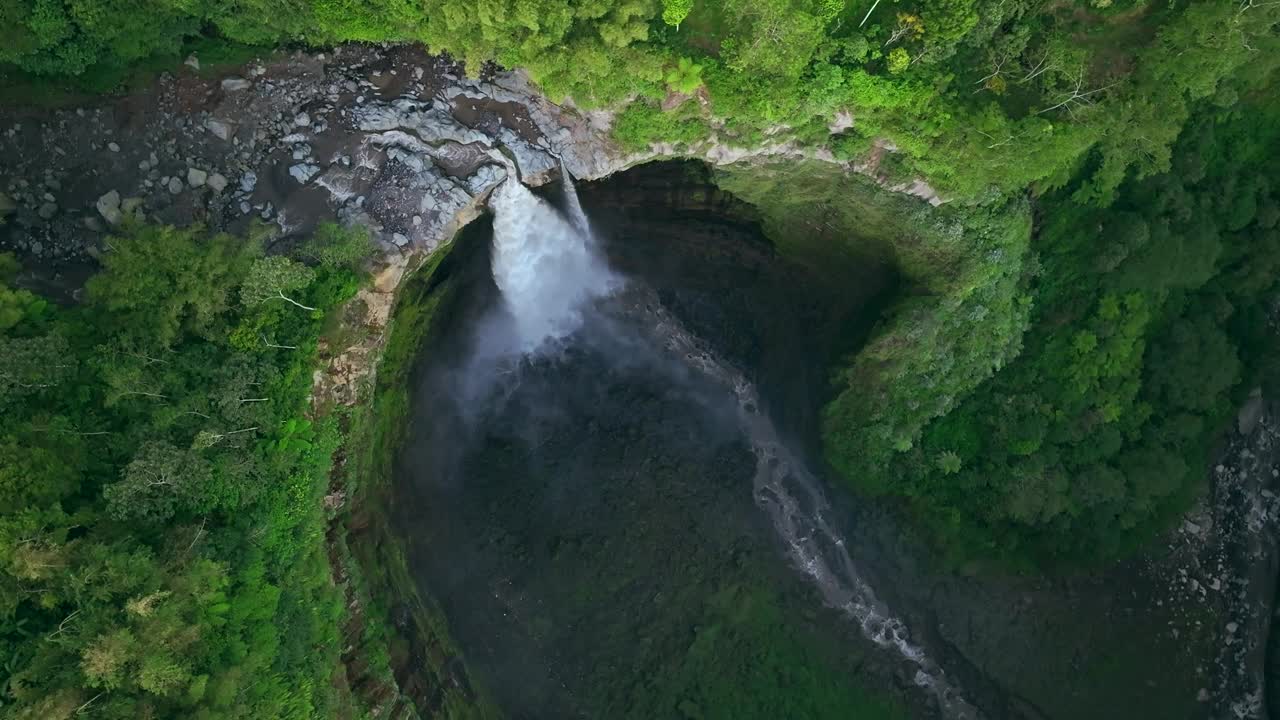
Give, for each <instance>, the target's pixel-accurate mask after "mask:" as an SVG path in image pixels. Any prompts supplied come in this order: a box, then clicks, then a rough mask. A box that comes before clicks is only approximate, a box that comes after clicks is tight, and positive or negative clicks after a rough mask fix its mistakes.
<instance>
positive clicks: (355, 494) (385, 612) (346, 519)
mask: <svg viewBox="0 0 1280 720" xmlns="http://www.w3.org/2000/svg"><path fill="white" fill-rule="evenodd" d="M330 227H332V226H330ZM325 232H326V229H325V228H323V227H322V228H321V231H320V232H319V233H318V235H320V236H322V237H323V235H324V233H325ZM324 247H327V248H333V247H341V244H336V243H326V244H325V245H324ZM456 251H457V248H455V246H450V247H448V248H444V249H441V250H438V251H436V252H435V253H434V254H432V255H431V257H429V258H427V259H426V261H425V262H424V263H423V265H422V267H420V268H418V269H417V270H415V271H414V272H413V274H412V275H411V276H410V277H409V278H408V279H406V280H405V281H404V285H403V287H401V289H400V290H399V291H398V292H397V295H396V304H395V308H394V311H393V314H392V316H391V322H390V325H389V327H388V329H387V334H386V344H385V345H384V346H383V348H382V351H381V356H380V358H379V361H378V365H377V379H376V381H375V382H373V383H371V385H372V387H363V388H361V390H360V396H361V397H362V398H366V400H364V401H363V402H360V403H359V404H358V405H356V406H355V407H352V408H350V409H349V410H348V412H347V414H346V415H345V416H344V417H343V426H344V428H345V429H346V432H345V433H344V443H343V446H342V447H341V448H340V449H339V455H340V456H342V457H343V458H344V461H343V463H342V464H341V467H340V469H339V473H340V478H341V486H342V488H343V491H344V492H345V493H347V495H348V502H347V507H346V509H345V512H344V514H343V515H342V516H340V518H339V520H340V522H341V524H342V528H341V529H342V531H341V532H338V533H334V535H333V536H332V537H331V539H330V541H331V542H332V543H333V544H334V545H335V546H336V549H338V550H340V551H341V552H342V553H343V555H344V558H343V560H344V562H343V569H344V573H345V574H346V575H347V576H348V582H347V587H348V596H349V598H350V599H351V600H354V601H355V604H356V606H357V607H359V608H361V609H362V610H361V614H360V615H361V616H360V617H359V618H358V619H357V618H351V619H349V620H348V622H349V623H350V622H353V621H356V622H358V624H359V625H360V630H361V635H360V642H361V645H362V648H363V649H364V650H365V651H366V653H367V657H366V658H365V659H366V661H367V662H366V663H364V665H365V667H364V674H365V675H366V676H372V677H379V678H382V679H384V682H386V683H387V684H390V683H391V682H392V676H393V674H394V673H395V671H396V668H393V667H392V663H393V659H395V658H398V659H399V665H400V666H401V671H405V670H407V671H408V672H411V673H413V678H412V679H411V680H410V682H408V683H406V684H407V685H419V683H425V684H426V686H427V691H428V692H430V693H432V694H434V695H435V696H434V697H433V698H431V702H432V703H434V704H435V705H437V707H436V708H435V711H436V713H437V715H435V716H437V717H442V718H457V719H459V720H461V719H465V718H476V719H479V718H495V717H501V714H500V712H499V711H498V710H497V708H496V706H495V705H494V704H493V702H492V700H490V699H489V698H488V697H487V696H486V695H484V694H483V692H484V688H475V683H474V682H472V683H470V684H471V686H472V689H471V690H468V689H465V688H463V687H461V686H459V685H458V684H457V683H456V682H454V677H455V676H454V673H456V672H457V667H461V663H460V662H459V660H458V658H459V653H458V650H457V649H456V648H455V646H454V643H453V640H452V639H451V637H450V634H449V630H448V627H447V624H446V622H445V618H444V616H443V613H442V612H441V610H440V609H439V608H438V607H437V606H436V605H435V604H434V602H433V601H432V599H431V598H429V597H425V598H424V597H422V596H421V595H420V594H419V593H418V591H417V585H416V583H415V582H414V580H413V578H412V577H411V576H410V574H409V570H408V564H407V559H406V558H405V554H404V543H403V542H402V540H401V539H400V538H398V537H396V535H395V532H394V525H393V523H392V520H391V518H389V517H387V508H388V507H389V503H390V502H391V499H390V498H391V496H392V492H393V488H392V485H391V480H392V465H393V462H394V460H395V458H396V454H397V452H398V451H399V449H400V447H401V446H402V443H403V442H404V439H405V436H406V429H407V428H408V425H409V411H410V407H409V389H410V385H409V378H410V373H411V372H412V371H413V369H414V366H415V364H416V361H417V359H418V358H419V357H420V356H421V354H422V352H423V349H424V348H429V347H430V346H431V345H432V344H433V343H434V342H435V340H436V338H437V336H438V335H439V333H440V331H441V328H442V326H443V325H444V323H443V322H441V320H442V319H443V318H445V317H448V315H449V314H450V312H451V311H452V310H453V309H454V305H455V303H456V302H457V299H458V293H457V287H458V284H457V282H455V281H454V274H453V270H452V268H453V262H452V254H453V253H454V252H456ZM393 604H395V605H397V606H398V612H397V616H399V617H405V616H407V617H408V618H409V621H408V623H407V624H406V623H405V622H404V621H403V620H401V621H399V625H400V627H395V626H393V625H392V615H393V613H392V605H393ZM410 656H415V657H421V658H424V659H425V663H422V665H421V666H416V664H415V663H412V662H409V660H410ZM348 679H349V680H358V679H354V678H348ZM477 692H478V693H479V694H477Z"/></svg>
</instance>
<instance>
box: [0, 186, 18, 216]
mask: <svg viewBox="0 0 1280 720" xmlns="http://www.w3.org/2000/svg"><path fill="white" fill-rule="evenodd" d="M17 209H18V204H17V203H15V202H14V201H13V198H11V197H9V196H8V195H6V194H4V193H2V192H0V217H4V216H5V215H8V214H9V213H11V212H13V211H14V210H17Z"/></svg>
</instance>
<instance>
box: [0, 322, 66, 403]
mask: <svg viewBox="0 0 1280 720" xmlns="http://www.w3.org/2000/svg"><path fill="white" fill-rule="evenodd" d="M0 358H4V362H3V363H0V407H3V406H4V405H5V403H6V402H11V401H13V400H15V399H17V398H21V397H24V396H27V395H32V394H35V393H39V392H41V391H43V390H46V389H49V388H52V387H54V386H56V385H58V384H59V383H61V382H63V381H65V380H66V378H67V377H68V376H69V375H70V374H71V372H72V369H73V368H74V363H75V358H74V357H73V356H72V355H71V352H70V347H69V346H68V345H67V341H66V340H65V339H64V338H63V337H62V336H61V335H59V334H57V333H50V334H48V335H40V336H36V337H26V338H7V337H0Z"/></svg>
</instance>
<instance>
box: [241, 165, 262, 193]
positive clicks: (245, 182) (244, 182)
mask: <svg viewBox="0 0 1280 720" xmlns="http://www.w3.org/2000/svg"><path fill="white" fill-rule="evenodd" d="M257 186H258V173H256V172H254V171H252V170H248V171H246V172H245V174H243V175H241V176H240V189H241V190H242V191H244V192H247V193H251V192H253V189H254V188H255V187H257Z"/></svg>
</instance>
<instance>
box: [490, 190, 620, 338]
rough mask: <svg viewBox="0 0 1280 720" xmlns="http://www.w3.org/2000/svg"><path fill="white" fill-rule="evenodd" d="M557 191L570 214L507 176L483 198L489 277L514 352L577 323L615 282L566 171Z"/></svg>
mask: <svg viewBox="0 0 1280 720" xmlns="http://www.w3.org/2000/svg"><path fill="white" fill-rule="evenodd" d="M564 191H565V199H566V204H567V205H568V206H569V216H570V217H569V219H566V218H565V217H563V216H562V215H561V214H560V212H558V211H557V210H556V209H555V208H553V207H552V206H551V205H550V204H548V203H547V202H546V201H544V200H543V199H541V198H539V197H538V196H536V195H534V194H533V193H532V192H530V191H529V189H528V188H526V187H525V186H524V185H522V184H521V183H520V182H518V181H517V180H515V179H514V178H509V179H508V180H506V181H505V182H503V183H502V185H500V186H499V187H498V189H497V190H496V191H495V193H494V196H493V198H492V199H491V200H490V204H491V205H492V206H493V211H494V220H493V279H494V281H495V282H496V283H497V285H498V289H499V290H501V291H502V298H503V301H504V302H505V303H506V305H507V309H508V310H509V311H510V313H511V317H512V320H513V321H514V324H515V334H516V336H517V337H516V340H517V342H518V348H516V349H518V350H519V351H520V352H521V353H530V352H533V351H535V350H537V349H538V348H539V347H541V346H542V345H543V344H544V343H546V342H548V341H554V340H559V339H562V338H565V337H568V336H569V335H570V334H572V333H573V332H574V331H575V330H577V329H578V328H579V327H581V326H582V311H583V308H584V307H585V306H586V305H587V304H588V303H590V302H591V301H592V300H595V299H597V298H601V297H604V296H606V295H608V294H610V293H612V292H613V291H614V290H616V289H617V288H619V287H621V285H622V283H621V281H620V279H619V278H618V276H617V275H615V274H614V273H613V272H612V271H610V270H609V267H608V266H607V265H606V264H605V262H604V260H603V259H601V257H600V255H599V253H598V252H597V250H596V247H595V242H594V240H593V239H592V237H591V234H590V231H589V229H588V226H587V222H586V216H585V215H583V213H582V207H581V206H580V205H579V204H578V196H577V194H576V193H575V192H574V189H573V185H572V183H571V182H570V181H569V179H568V175H567V174H566V175H565V183H564Z"/></svg>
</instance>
